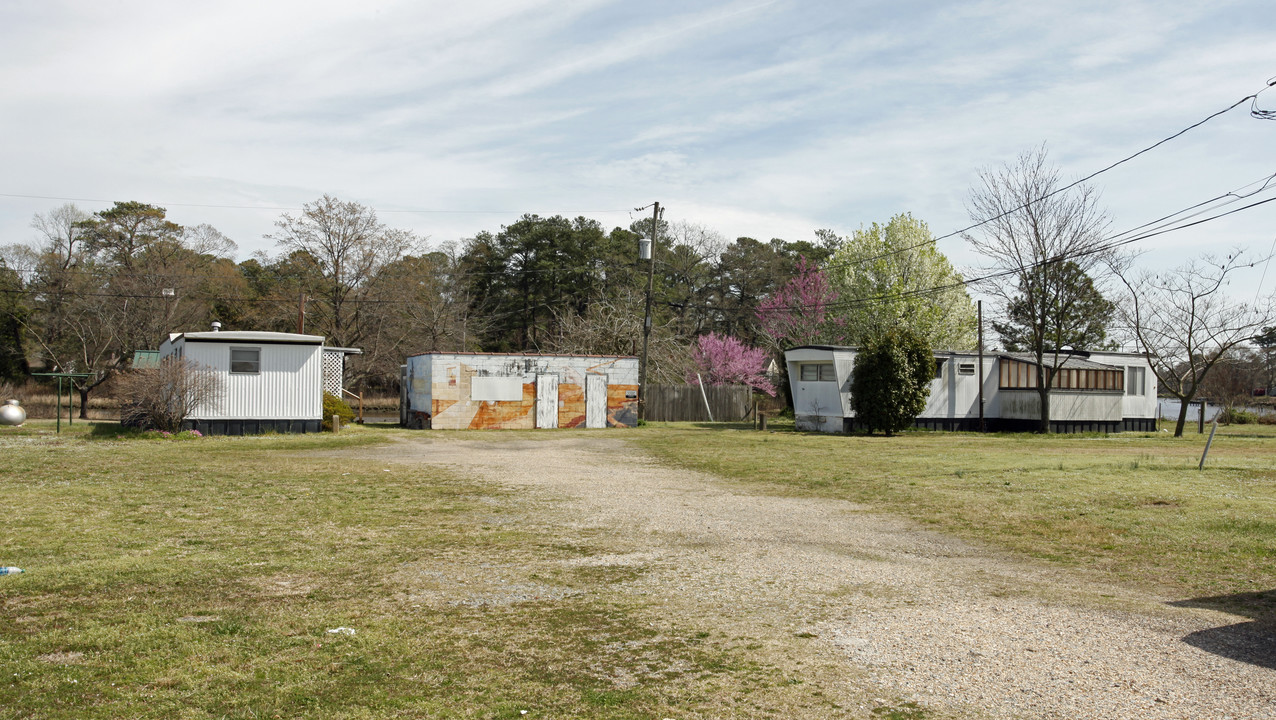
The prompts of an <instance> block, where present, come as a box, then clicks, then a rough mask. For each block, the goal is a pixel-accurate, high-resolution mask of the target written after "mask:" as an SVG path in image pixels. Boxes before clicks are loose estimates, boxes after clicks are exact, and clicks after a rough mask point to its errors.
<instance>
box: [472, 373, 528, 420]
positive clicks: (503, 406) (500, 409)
mask: <svg viewBox="0 0 1276 720" xmlns="http://www.w3.org/2000/svg"><path fill="white" fill-rule="evenodd" d="M535 426H536V385H534V384H532V383H523V399H522V401H520V402H512V401H506V402H482V403H479V407H478V411H477V412H475V413H474V419H473V420H471V421H470V429H471V430H500V429H505V430H515V429H517V430H526V429H530V428H533V427H535Z"/></svg>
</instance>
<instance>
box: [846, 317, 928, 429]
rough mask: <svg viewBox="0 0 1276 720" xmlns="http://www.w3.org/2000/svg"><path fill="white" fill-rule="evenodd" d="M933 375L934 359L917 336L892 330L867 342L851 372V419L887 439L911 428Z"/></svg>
mask: <svg viewBox="0 0 1276 720" xmlns="http://www.w3.org/2000/svg"><path fill="white" fill-rule="evenodd" d="M934 373H935V357H934V355H932V354H931V351H930V348H929V347H927V345H926V342H925V341H924V340H922V339H921V338H920V337H918V336H917V335H915V334H913V333H910V332H908V331H906V330H898V329H896V330H891V331H889V332H887V333H885V334H884V335H882V336H880V337H877V338H875V339H873V340H870V341H869V342H868V344H867V345H866V346H865V347H864V348H863V349H862V350H861V351H860V353H859V354H858V355H856V356H855V367H854V369H853V370H852V372H851V406H852V408H853V409H854V410H855V419H856V420H857V421H858V422H859V423H860V424H861V425H863V427H864V428H865V429H867V430H868V431H869V432H870V433H873V432H877V431H878V430H881V431H883V432H885V433H886V435H887V436H890V435H894V434H895V433H897V432H899V431H901V430H904V429H905V428H909V427H912V425H913V421H914V420H916V419H917V416H918V415H920V414H921V412H922V411H923V410H925V409H926V398H927V397H928V396H929V395H930V381H931V378H932V377H934Z"/></svg>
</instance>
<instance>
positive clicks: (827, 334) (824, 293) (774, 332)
mask: <svg viewBox="0 0 1276 720" xmlns="http://www.w3.org/2000/svg"><path fill="white" fill-rule="evenodd" d="M797 271H798V272H797V275H795V276H793V278H792V279H791V280H789V281H788V282H787V283H785V284H784V286H783V287H781V288H780V289H779V290H777V291H776V292H775V294H773V295H772V296H771V297H769V298H767V299H766V300H763V301H762V302H761V303H759V305H758V310H757V316H758V324H759V325H760V327H761V329H762V332H763V334H765V335H766V336H767V337H769V338H770V339H771V342H772V343H774V345H775V346H776V347H777V348H785V347H792V346H794V345H812V344H815V343H830V344H840V345H845V344H848V338H847V337H846V335H847V327H846V321H845V320H844V319H843V318H840V317H837V316H836V315H832V314H830V313H829V309H830V306H831V305H833V303H835V302H837V291H836V290H834V289H833V288H832V286H830V285H829V281H828V276H827V275H825V274H824V271H822V270H820V269H819V267H817V266H816V265H813V264H811V263H809V262H807V260H806V258H798V266H797Z"/></svg>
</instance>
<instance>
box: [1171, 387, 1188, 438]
mask: <svg viewBox="0 0 1276 720" xmlns="http://www.w3.org/2000/svg"><path fill="white" fill-rule="evenodd" d="M1190 402H1192V398H1191V396H1188V397H1180V398H1179V421H1178V424H1177V425H1175V426H1174V437H1183V426H1184V425H1187V404H1188V403H1190Z"/></svg>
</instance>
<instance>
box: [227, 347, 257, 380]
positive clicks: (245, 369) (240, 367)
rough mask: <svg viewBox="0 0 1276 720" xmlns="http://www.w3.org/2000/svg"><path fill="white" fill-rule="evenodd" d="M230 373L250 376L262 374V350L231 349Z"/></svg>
mask: <svg viewBox="0 0 1276 720" xmlns="http://www.w3.org/2000/svg"><path fill="white" fill-rule="evenodd" d="M230 371H231V372H233V373H246V374H250V375H259V374H261V348H231V349H230Z"/></svg>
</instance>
